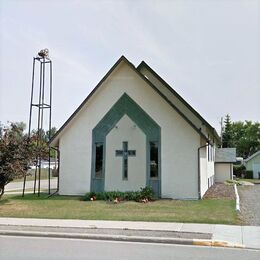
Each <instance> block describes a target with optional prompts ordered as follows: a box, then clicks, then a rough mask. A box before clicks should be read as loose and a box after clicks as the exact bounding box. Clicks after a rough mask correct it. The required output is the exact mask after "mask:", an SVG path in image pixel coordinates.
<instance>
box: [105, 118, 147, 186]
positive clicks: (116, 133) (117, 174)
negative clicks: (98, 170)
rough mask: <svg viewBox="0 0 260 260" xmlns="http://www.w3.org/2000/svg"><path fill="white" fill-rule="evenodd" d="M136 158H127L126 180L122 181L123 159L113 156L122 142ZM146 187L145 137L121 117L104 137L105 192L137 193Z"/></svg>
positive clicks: (133, 124) (130, 122)
mask: <svg viewBox="0 0 260 260" xmlns="http://www.w3.org/2000/svg"><path fill="white" fill-rule="evenodd" d="M125 141H126V142H128V150H135V151H136V156H134V157H128V178H127V180H123V172H122V170H123V158H122V156H120V157H118V156H115V151H116V150H122V148H123V147H122V146H123V144H122V143H123V142H125ZM145 186H146V136H145V134H144V133H143V132H142V130H141V129H140V128H139V127H138V126H137V125H136V124H135V123H134V122H133V121H132V120H131V119H130V118H129V117H128V116H127V115H125V116H123V117H122V118H121V120H120V121H119V122H118V123H117V127H116V128H113V129H112V130H111V131H110V132H109V134H108V135H107V137H106V162H105V190H107V191H114V190H118V189H119V187H120V191H137V190H140V187H145Z"/></svg>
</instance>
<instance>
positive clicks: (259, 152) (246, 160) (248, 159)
mask: <svg viewBox="0 0 260 260" xmlns="http://www.w3.org/2000/svg"><path fill="white" fill-rule="evenodd" d="M258 154H260V151H257V152H256V153H254V154H252V155H251V156H249V157H248V158H247V159H245V160H244V162H248V161H250V160H251V159H253V158H254V157H256V156H257V155H258Z"/></svg>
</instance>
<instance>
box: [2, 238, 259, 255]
mask: <svg viewBox="0 0 260 260" xmlns="http://www.w3.org/2000/svg"><path fill="white" fill-rule="evenodd" d="M231 258H232V259H240V260H244V259H245V260H248V259H250V260H254V259H260V251H257V250H247V249H232V248H217V247H202V246H184V245H168V244H154V243H133V242H116V241H97V240H80V239H63V238H38V237H20V236H19V237H15V236H0V259H3V260H5V259H7V260H9V259H26V260H29V259H49V260H50V259H56V260H58V259H108V260H112V259H117V260H119V259H124V260H126V259H136V260H138V259H142V260H145V259H149V260H152V259H160V260H161V259H180V260H184V259H185V260H186V259H193V260H201V259H205V260H206V259H207V260H211V259H212V260H215V259H216V260H217V259H228V260H230V259H231Z"/></svg>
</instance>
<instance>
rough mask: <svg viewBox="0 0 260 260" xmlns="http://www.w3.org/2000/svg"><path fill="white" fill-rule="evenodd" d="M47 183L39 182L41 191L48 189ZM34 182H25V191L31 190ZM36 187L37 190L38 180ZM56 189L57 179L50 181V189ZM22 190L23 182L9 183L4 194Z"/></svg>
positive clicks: (45, 181) (44, 181) (46, 181)
mask: <svg viewBox="0 0 260 260" xmlns="http://www.w3.org/2000/svg"><path fill="white" fill-rule="evenodd" d="M48 185H49V181H48V180H41V189H48ZM33 187H34V181H26V187H25V188H26V189H33ZM36 187H37V188H38V180H37V182H36ZM56 188H57V178H53V179H51V189H56ZM22 189H23V182H11V183H8V184H7V185H6V187H5V191H6V192H15V191H18V190H19V191H21V190H22Z"/></svg>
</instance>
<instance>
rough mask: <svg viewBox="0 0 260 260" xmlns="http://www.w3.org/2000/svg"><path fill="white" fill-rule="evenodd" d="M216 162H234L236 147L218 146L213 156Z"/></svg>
mask: <svg viewBox="0 0 260 260" xmlns="http://www.w3.org/2000/svg"><path fill="white" fill-rule="evenodd" d="M215 162H216V163H234V162H236V148H218V149H216V156H215Z"/></svg>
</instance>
